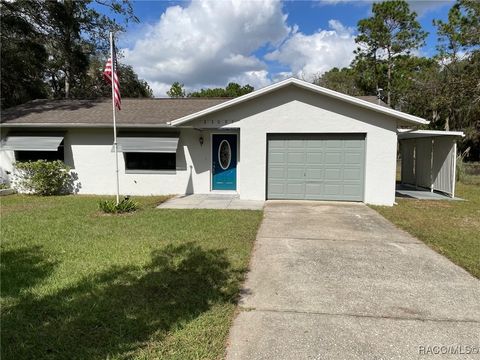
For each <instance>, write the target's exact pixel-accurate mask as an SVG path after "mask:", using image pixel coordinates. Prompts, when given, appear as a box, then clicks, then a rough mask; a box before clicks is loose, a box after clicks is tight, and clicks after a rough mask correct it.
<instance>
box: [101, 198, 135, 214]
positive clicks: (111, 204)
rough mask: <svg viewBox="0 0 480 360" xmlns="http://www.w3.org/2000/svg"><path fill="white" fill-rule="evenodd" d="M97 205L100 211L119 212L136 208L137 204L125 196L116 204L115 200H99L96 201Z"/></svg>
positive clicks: (131, 210)
mask: <svg viewBox="0 0 480 360" xmlns="http://www.w3.org/2000/svg"><path fill="white" fill-rule="evenodd" d="M98 207H99V208H100V210H101V211H103V212H104V213H107V214H121V213H127V212H133V211H135V210H137V209H138V204H137V203H136V202H134V201H132V200H130V199H128V198H125V199H123V200H122V201H120V202H119V203H118V204H117V202H116V201H115V200H101V201H100V202H99V203H98Z"/></svg>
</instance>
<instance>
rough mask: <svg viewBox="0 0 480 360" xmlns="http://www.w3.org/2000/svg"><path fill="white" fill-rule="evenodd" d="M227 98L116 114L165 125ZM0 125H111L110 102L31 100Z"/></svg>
mask: <svg viewBox="0 0 480 360" xmlns="http://www.w3.org/2000/svg"><path fill="white" fill-rule="evenodd" d="M357 98H359V99H361V100H365V101H368V102H370V103H373V104H376V105H381V106H382V107H387V108H389V107H388V105H387V104H385V103H384V102H383V101H381V102H380V103H379V102H378V99H377V97H376V96H358V97H357ZM228 100H231V99H230V98H181V99H168V98H167V99H122V110H121V111H117V124H118V125H119V126H120V127H121V126H169V125H168V124H167V123H168V122H170V121H174V120H177V119H180V118H183V117H185V116H188V115H191V114H195V113H197V112H198V111H201V110H205V109H207V108H210V107H212V106H215V105H219V104H221V103H223V102H226V101H228ZM0 122H1V124H2V126H3V125H7V126H15V125H22V124H23V125H26V126H27V125H33V126H34V125H36V124H38V125H42V126H48V125H51V126H85V127H93V126H105V127H110V126H111V124H112V103H111V100H110V99H100V100H34V101H30V102H28V103H26V104H22V105H19V106H15V107H12V108H9V109H6V110H3V111H2V112H1V121H0Z"/></svg>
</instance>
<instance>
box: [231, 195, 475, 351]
mask: <svg viewBox="0 0 480 360" xmlns="http://www.w3.org/2000/svg"><path fill="white" fill-rule="evenodd" d="M479 347H480V281H478V280H477V279H475V278H474V277H472V276H471V275H470V274H468V273H467V272H466V271H464V270H463V269H461V268H460V267H458V266H456V265H454V264H453V263H452V262H450V261H449V260H447V259H446V258H444V257H443V256H441V255H439V254H437V253H436V252H434V251H433V250H431V249H429V248H428V247H427V246H426V245H424V244H423V243H422V242H420V241H419V240H417V239H415V238H413V237H411V236H410V235H408V234H407V233H405V232H403V231H401V230H399V229H397V228H396V227H394V226H393V225H392V224H391V223H390V222H388V221H387V220H385V219H384V218H383V217H381V216H380V215H379V214H377V213H376V212H375V211H374V210H372V209H370V208H368V207H367V206H365V205H363V204H355V203H326V202H267V205H266V207H265V219H264V221H263V224H262V226H261V228H260V230H259V233H258V237H257V241H256V246H255V251H254V254H253V258H252V262H251V271H250V273H249V275H248V278H247V281H246V283H245V286H244V290H243V295H242V299H241V302H240V312H239V314H238V316H237V317H236V319H235V321H234V324H233V327H232V329H231V332H230V337H229V344H228V348H227V359H430V358H432V359H435V358H438V359H442V360H443V359H450V358H451V359H471V358H473V359H479V360H480V354H479V353H478V351H479V350H478V349H479ZM471 348H473V352H477V353H476V354H467V353H468V352H469V351H470V350H469V349H471ZM455 351H457V352H463V354H458V353H457V354H456V355H452V352H455ZM444 352H447V354H442V353H444ZM435 353H440V354H435Z"/></svg>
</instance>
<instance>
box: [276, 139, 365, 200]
mask: <svg viewBox="0 0 480 360" xmlns="http://www.w3.org/2000/svg"><path fill="white" fill-rule="evenodd" d="M364 169H365V134H298V135H297V134H296V135H286V134H270V135H268V159H267V198H268V199H305V200H346V201H362V200H363V189H364V173H365V172H364Z"/></svg>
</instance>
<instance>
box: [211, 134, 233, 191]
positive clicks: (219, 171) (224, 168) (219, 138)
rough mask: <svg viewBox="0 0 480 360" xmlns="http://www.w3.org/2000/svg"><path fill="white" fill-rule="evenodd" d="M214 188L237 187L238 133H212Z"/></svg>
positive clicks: (231, 188) (229, 188) (227, 188)
mask: <svg viewBox="0 0 480 360" xmlns="http://www.w3.org/2000/svg"><path fill="white" fill-rule="evenodd" d="M212 172H213V174H212V190H236V189H237V135H233V134H225V135H223V134H222V135H212Z"/></svg>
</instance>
